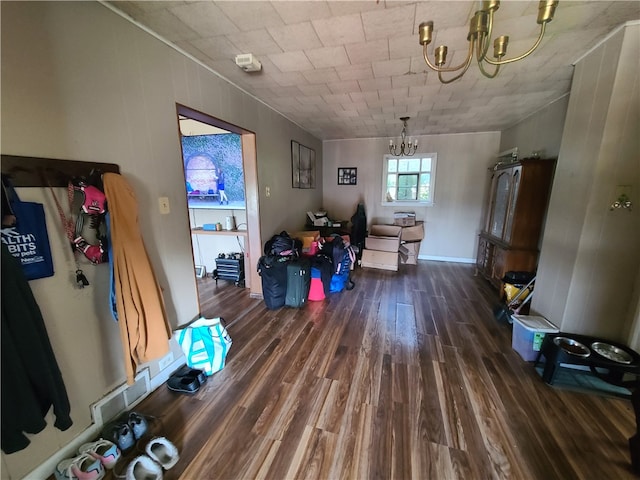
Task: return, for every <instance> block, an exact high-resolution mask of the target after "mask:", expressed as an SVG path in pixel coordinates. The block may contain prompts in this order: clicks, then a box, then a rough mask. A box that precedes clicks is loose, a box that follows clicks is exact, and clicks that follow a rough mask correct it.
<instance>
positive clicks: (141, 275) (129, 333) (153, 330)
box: [102, 173, 171, 384]
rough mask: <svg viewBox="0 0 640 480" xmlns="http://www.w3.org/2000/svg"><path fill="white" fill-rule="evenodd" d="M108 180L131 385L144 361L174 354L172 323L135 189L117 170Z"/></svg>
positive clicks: (115, 268) (116, 280)
mask: <svg viewBox="0 0 640 480" xmlns="http://www.w3.org/2000/svg"><path fill="white" fill-rule="evenodd" d="M102 181H103V184H104V193H105V196H106V197H107V202H108V208H109V212H110V217H111V247H112V252H113V260H112V262H113V275H114V283H115V292H116V310H117V313H118V323H119V324H120V337H121V339H122V346H123V349H124V361H125V362H124V363H125V370H126V374H127V383H128V384H132V383H134V378H135V374H136V368H137V366H138V365H139V364H141V363H145V362H148V361H150V360H154V359H158V358H161V357H163V356H165V355H166V354H168V353H169V351H170V347H169V339H170V338H171V327H170V325H169V323H168V321H167V315H166V312H165V307H164V299H163V296H162V290H161V289H160V285H158V281H157V280H156V276H155V274H154V271H153V267H152V266H151V262H150V261H149V256H148V254H147V250H146V248H145V246H144V243H143V241H142V236H141V234H140V227H139V225H138V204H137V201H136V198H135V194H134V192H133V189H132V188H131V186H130V185H129V183H128V182H127V181H126V179H125V178H124V177H123V176H122V175H119V174H117V173H105V174H104V175H103V177H102Z"/></svg>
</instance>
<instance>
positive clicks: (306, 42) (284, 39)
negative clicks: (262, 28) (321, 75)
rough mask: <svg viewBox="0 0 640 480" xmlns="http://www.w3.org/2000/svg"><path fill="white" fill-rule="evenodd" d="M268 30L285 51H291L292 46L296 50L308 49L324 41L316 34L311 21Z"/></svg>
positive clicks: (320, 44) (316, 46)
mask: <svg viewBox="0 0 640 480" xmlns="http://www.w3.org/2000/svg"><path fill="white" fill-rule="evenodd" d="M268 31H269V33H270V34H271V36H272V37H273V39H274V41H275V42H276V43H277V44H278V45H279V46H280V48H281V49H282V50H283V51H289V50H290V49H291V48H293V49H294V50H307V49H310V48H319V47H321V46H322V42H320V39H319V38H318V35H316V31H315V30H314V29H313V26H312V25H311V22H304V23H297V24H295V25H285V26H283V27H277V28H269V29H268Z"/></svg>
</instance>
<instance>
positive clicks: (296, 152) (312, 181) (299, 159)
mask: <svg viewBox="0 0 640 480" xmlns="http://www.w3.org/2000/svg"><path fill="white" fill-rule="evenodd" d="M291 175H292V177H291V186H292V187H293V188H316V151H315V150H314V149H312V148H309V147H305V146H304V145H301V144H300V143H298V142H296V141H295V140H291Z"/></svg>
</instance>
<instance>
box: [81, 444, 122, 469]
mask: <svg viewBox="0 0 640 480" xmlns="http://www.w3.org/2000/svg"><path fill="white" fill-rule="evenodd" d="M78 453H88V454H89V455H91V456H92V457H93V458H97V459H98V460H100V462H101V463H102V465H104V468H113V467H114V466H115V464H116V462H117V461H118V459H119V458H120V449H119V448H118V446H117V445H116V444H115V443H113V442H110V441H109V440H105V439H104V438H101V439H99V440H97V441H95V442H89V443H85V444H83V445H80V448H79V449H78Z"/></svg>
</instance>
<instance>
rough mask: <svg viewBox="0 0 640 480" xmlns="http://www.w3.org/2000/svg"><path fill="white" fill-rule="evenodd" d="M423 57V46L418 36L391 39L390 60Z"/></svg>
mask: <svg viewBox="0 0 640 480" xmlns="http://www.w3.org/2000/svg"><path fill="white" fill-rule="evenodd" d="M411 56H414V57H421V56H422V45H420V43H419V42H418V35H417V34H416V35H411V36H402V37H394V38H390V39H389V59H390V60H395V59H398V58H405V57H411ZM423 61H424V60H423Z"/></svg>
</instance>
